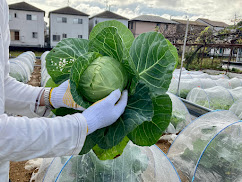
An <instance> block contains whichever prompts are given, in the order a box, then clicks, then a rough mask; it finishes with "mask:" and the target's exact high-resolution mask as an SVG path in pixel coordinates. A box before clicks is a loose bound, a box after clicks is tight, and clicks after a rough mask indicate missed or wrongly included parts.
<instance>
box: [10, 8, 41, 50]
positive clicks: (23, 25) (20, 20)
mask: <svg viewBox="0 0 242 182" xmlns="http://www.w3.org/2000/svg"><path fill="white" fill-rule="evenodd" d="M15 13H16V15H17V17H16V18H15ZM27 14H30V15H36V16H37V20H27V18H26V17H27ZM9 15H10V20H9V28H10V31H11V30H17V31H19V38H20V40H11V43H10V45H11V46H34V47H43V46H44V27H45V22H44V12H31V11H20V10H11V9H10V10H9ZM33 32H37V38H33V37H32V36H33V35H32V34H33Z"/></svg>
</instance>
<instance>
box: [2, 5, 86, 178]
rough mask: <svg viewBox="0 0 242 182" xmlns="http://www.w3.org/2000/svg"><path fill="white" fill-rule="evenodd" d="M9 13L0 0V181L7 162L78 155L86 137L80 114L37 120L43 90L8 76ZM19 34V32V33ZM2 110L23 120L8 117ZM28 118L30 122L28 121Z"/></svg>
mask: <svg viewBox="0 0 242 182" xmlns="http://www.w3.org/2000/svg"><path fill="white" fill-rule="evenodd" d="M8 20H9V11H8V5H7V3H6V1H5V0H0V181H1V182H8V181H9V161H23V160H29V159H33V158H39V157H41V158H47V157H56V156H63V155H67V156H69V155H75V154H78V153H79V152H80V151H81V149H82V147H83V144H84V141H85V139H86V134H87V124H86V120H85V118H84V117H83V116H82V115H81V114H75V115H69V116H65V117H56V118H51V119H50V118H44V117H39V118H37V116H38V115H37V114H36V113H41V112H40V111H41V109H42V110H44V109H43V107H38V108H37V110H36V105H35V103H36V99H37V98H38V97H39V94H40V92H41V90H42V89H43V88H39V87H32V86H29V85H25V84H23V83H20V82H18V81H16V80H15V79H13V78H11V77H10V76H9V61H8V59H9V44H10V32H9V26H8ZM20 34H21V32H20ZM4 111H6V112H9V113H13V114H17V115H24V116H27V117H9V116H7V115H6V114H4ZM30 117H31V118H32V119H30Z"/></svg>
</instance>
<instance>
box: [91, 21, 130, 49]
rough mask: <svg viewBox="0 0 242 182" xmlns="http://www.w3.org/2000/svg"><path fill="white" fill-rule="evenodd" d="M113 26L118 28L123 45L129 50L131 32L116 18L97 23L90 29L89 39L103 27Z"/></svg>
mask: <svg viewBox="0 0 242 182" xmlns="http://www.w3.org/2000/svg"><path fill="white" fill-rule="evenodd" d="M107 27H115V28H117V30H118V34H119V35H120V37H121V38H122V40H123V43H124V45H125V47H126V48H127V49H128V50H129V49H130V47H131V45H132V43H133V41H134V36H133V33H132V32H131V31H130V30H129V29H128V28H127V27H126V26H125V25H124V24H123V23H121V22H119V21H116V20H111V21H105V22H101V23H98V24H97V25H96V26H95V27H94V28H93V29H92V31H91V33H90V36H89V39H90V40H92V39H94V38H95V37H96V36H97V35H98V34H99V33H100V32H101V31H102V30H103V29H104V28H107Z"/></svg>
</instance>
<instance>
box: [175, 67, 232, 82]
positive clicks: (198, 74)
mask: <svg viewBox="0 0 242 182" xmlns="http://www.w3.org/2000/svg"><path fill="white" fill-rule="evenodd" d="M173 77H174V78H176V79H179V77H180V69H176V70H174V72H173ZM194 78H199V79H203V78H210V79H213V80H218V79H228V77H227V76H226V75H224V74H220V75H209V74H207V73H203V72H202V71H187V70H185V69H184V68H183V69H182V73H181V79H194Z"/></svg>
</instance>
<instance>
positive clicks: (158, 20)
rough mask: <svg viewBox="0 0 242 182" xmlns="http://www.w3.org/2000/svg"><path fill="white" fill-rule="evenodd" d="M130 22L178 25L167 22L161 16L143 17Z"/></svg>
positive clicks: (173, 22)
mask: <svg viewBox="0 0 242 182" xmlns="http://www.w3.org/2000/svg"><path fill="white" fill-rule="evenodd" d="M130 21H146V22H156V23H170V24H177V22H175V21H172V20H167V19H165V18H162V17H160V16H153V15H141V16H138V17H136V18H132V19H130Z"/></svg>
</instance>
